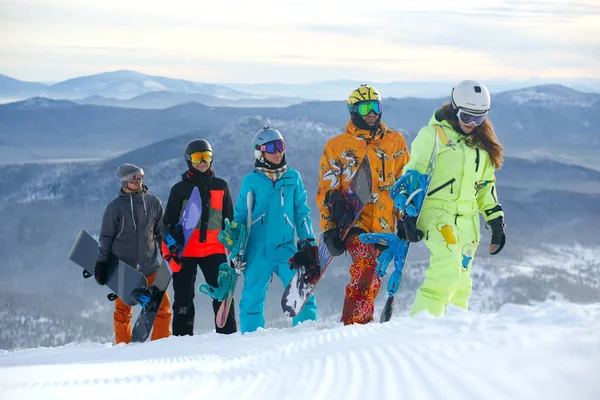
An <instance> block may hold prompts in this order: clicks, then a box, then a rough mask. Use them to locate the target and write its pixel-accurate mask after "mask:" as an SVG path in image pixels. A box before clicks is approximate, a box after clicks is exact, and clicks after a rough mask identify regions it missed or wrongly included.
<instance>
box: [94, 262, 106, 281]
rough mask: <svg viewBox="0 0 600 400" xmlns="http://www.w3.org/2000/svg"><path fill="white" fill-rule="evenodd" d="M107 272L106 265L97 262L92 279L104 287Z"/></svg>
mask: <svg viewBox="0 0 600 400" xmlns="http://www.w3.org/2000/svg"><path fill="white" fill-rule="evenodd" d="M107 272H108V263H106V262H104V261H97V262H96V266H95V267H94V279H95V280H96V282H98V285H106V274H107Z"/></svg>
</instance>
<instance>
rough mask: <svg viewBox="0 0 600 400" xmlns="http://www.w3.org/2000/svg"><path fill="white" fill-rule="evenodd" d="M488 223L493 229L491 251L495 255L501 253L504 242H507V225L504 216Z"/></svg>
mask: <svg viewBox="0 0 600 400" xmlns="http://www.w3.org/2000/svg"><path fill="white" fill-rule="evenodd" d="M487 223H488V225H489V226H490V228H491V229H492V240H491V241H490V250H489V253H490V254H491V255H493V256H494V255H496V254H498V253H500V250H502V248H503V247H504V243H506V234H505V233H504V228H505V227H506V225H504V217H497V218H494V219H492V220H489V221H488V222H487Z"/></svg>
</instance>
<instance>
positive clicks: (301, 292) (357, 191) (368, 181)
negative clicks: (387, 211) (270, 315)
mask: <svg viewBox="0 0 600 400" xmlns="http://www.w3.org/2000/svg"><path fill="white" fill-rule="evenodd" d="M372 192H373V177H372V175H371V164H370V162H369V157H368V156H366V155H365V157H364V158H363V160H362V162H361V164H360V165H359V167H358V169H357V171H356V173H355V174H354V177H353V178H352V181H351V182H350V185H349V186H348V188H347V189H346V190H345V191H344V192H343V193H342V194H343V196H344V197H345V198H346V200H348V201H349V202H350V203H351V204H352V206H353V208H354V219H353V221H352V223H351V224H350V225H349V227H348V228H347V229H346V230H345V231H343V232H341V239H342V241H343V240H344V239H346V236H347V235H348V232H349V231H350V229H351V228H352V227H353V226H354V224H355V223H356V221H357V220H358V218H359V217H360V213H361V212H362V209H363V208H364V206H365V205H366V204H367V203H368V202H369V200H370V198H371V194H372ZM317 253H318V257H317V258H318V261H317V262H318V268H320V273H319V275H318V276H317V277H316V278H315V279H313V280H311V281H310V282H306V280H305V278H304V277H305V275H306V267H305V266H302V267H300V268H298V270H297V272H296V274H295V275H294V277H293V278H292V280H291V281H290V283H289V285H288V286H287V287H286V288H285V291H284V292H283V296H282V297H281V308H282V309H283V313H284V314H285V315H287V316H288V317H295V316H296V315H298V314H299V313H300V311H302V308H303V307H304V304H305V303H306V301H307V300H308V298H309V296H310V295H311V294H312V292H313V290H314V289H315V286H316V285H317V283H319V280H320V279H321V277H322V276H323V273H324V272H325V270H326V269H327V267H328V266H329V264H330V263H331V260H333V256H332V255H331V253H330V252H329V250H328V249H327V246H326V245H325V240H324V239H323V234H321V235H319V238H318V239H317Z"/></svg>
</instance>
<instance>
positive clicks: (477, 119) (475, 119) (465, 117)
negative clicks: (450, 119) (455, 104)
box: [456, 108, 488, 126]
mask: <svg viewBox="0 0 600 400" xmlns="http://www.w3.org/2000/svg"><path fill="white" fill-rule="evenodd" d="M487 115H488V113H487V112H486V113H485V114H479V115H473V114H469V113H468V112H466V111H465V110H463V109H462V108H459V109H458V113H456V116H457V117H458V119H459V120H460V122H462V123H463V124H465V125H475V126H479V125H481V124H483V123H484V122H485V120H486V119H487Z"/></svg>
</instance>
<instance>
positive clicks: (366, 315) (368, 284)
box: [341, 235, 381, 325]
mask: <svg viewBox="0 0 600 400" xmlns="http://www.w3.org/2000/svg"><path fill="white" fill-rule="evenodd" d="M346 249H347V250H348V253H350V256H351V257H352V265H351V266H350V283H349V284H348V285H347V286H346V294H345V297H344V306H343V309H342V318H341V322H343V323H344V324H345V325H349V324H355V323H358V324H366V323H368V322H371V321H373V311H374V309H375V298H376V297H377V294H378V293H379V289H380V288H381V278H380V277H378V276H377V271H376V267H377V252H376V250H375V247H374V246H373V245H370V244H365V243H362V242H361V241H360V239H359V237H358V235H352V236H350V237H349V239H348V240H347V241H346Z"/></svg>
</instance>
